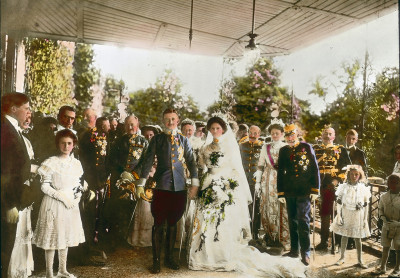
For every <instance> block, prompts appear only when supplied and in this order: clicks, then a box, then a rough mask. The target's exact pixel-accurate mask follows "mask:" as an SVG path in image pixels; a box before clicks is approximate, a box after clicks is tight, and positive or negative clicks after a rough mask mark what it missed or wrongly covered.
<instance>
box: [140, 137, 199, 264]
mask: <svg viewBox="0 0 400 278" xmlns="http://www.w3.org/2000/svg"><path fill="white" fill-rule="evenodd" d="M155 157H157V168H156V172H155V174H154V176H153V179H154V181H155V182H156V187H155V189H154V191H153V201H152V203H151V213H152V215H153V217H154V226H153V234H152V235H153V236H152V245H153V264H159V260H160V254H161V242H162V237H163V224H164V223H165V221H166V222H167V233H166V236H167V239H166V243H167V244H166V256H165V257H166V263H167V264H168V265H169V267H170V268H173V269H178V268H179V265H177V264H176V263H174V262H173V261H172V253H173V248H174V245H175V240H176V232H177V225H176V223H177V222H178V221H179V219H180V218H181V217H182V215H183V213H184V211H185V206H186V199H187V198H186V177H185V165H184V164H185V163H186V166H187V169H188V170H189V172H190V175H191V178H192V179H194V178H195V179H197V167H196V161H195V159H194V156H193V151H192V148H191V146H190V144H189V141H188V139H187V138H186V137H185V136H184V135H183V134H181V133H179V132H177V130H172V131H169V132H162V133H160V134H157V135H155V136H154V137H153V138H152V139H151V141H150V144H149V147H148V149H147V151H146V153H145V156H144V160H143V166H142V171H141V174H140V178H141V182H140V184H142V185H143V184H144V182H145V179H146V178H147V177H148V175H149V172H150V169H151V167H152V166H153V162H154V159H155Z"/></svg>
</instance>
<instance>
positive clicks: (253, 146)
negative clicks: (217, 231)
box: [239, 125, 263, 239]
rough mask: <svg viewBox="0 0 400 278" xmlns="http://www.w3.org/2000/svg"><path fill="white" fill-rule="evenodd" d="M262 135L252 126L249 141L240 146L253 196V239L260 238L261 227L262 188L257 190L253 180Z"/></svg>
mask: <svg viewBox="0 0 400 278" xmlns="http://www.w3.org/2000/svg"><path fill="white" fill-rule="evenodd" d="M260 135H261V129H260V128H259V127H258V126H255V125H252V126H251V127H250V129H249V138H248V140H247V141H243V142H241V143H240V144H239V148H240V154H241V156H242V164H243V169H244V172H245V173H246V178H247V182H248V183H249V186H250V192H251V196H252V197H253V203H252V204H250V205H249V211H250V217H251V219H252V225H251V233H252V235H253V239H257V238H258V230H259V229H260V226H261V217H260V196H259V195H260V188H255V184H256V181H255V179H254V178H253V176H254V173H255V172H256V171H257V165H258V160H259V158H260V153H261V148H262V146H263V141H261V140H259V138H260ZM253 208H254V209H253Z"/></svg>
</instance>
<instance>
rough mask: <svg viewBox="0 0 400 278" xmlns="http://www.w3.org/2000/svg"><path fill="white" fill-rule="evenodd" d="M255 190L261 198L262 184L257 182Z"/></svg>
mask: <svg viewBox="0 0 400 278" xmlns="http://www.w3.org/2000/svg"><path fill="white" fill-rule="evenodd" d="M254 190H255V191H256V196H257V197H260V195H261V183H259V182H256V185H255V187H254Z"/></svg>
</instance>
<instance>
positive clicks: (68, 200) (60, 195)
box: [54, 191, 75, 209]
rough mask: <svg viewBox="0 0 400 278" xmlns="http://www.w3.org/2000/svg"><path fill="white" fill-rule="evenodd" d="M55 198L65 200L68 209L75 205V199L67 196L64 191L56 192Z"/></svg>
mask: <svg viewBox="0 0 400 278" xmlns="http://www.w3.org/2000/svg"><path fill="white" fill-rule="evenodd" d="M54 198H56V199H57V200H59V201H61V202H63V203H64V206H65V207H66V208H67V209H72V208H73V207H74V206H75V202H74V200H72V199H71V198H69V197H68V196H66V195H65V194H64V193H63V192H60V191H58V192H57V193H56V194H54Z"/></svg>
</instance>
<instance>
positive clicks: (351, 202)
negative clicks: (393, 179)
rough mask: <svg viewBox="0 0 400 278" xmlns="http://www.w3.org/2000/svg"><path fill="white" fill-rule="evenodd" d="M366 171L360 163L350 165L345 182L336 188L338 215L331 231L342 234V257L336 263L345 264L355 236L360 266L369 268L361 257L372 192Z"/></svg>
mask: <svg viewBox="0 0 400 278" xmlns="http://www.w3.org/2000/svg"><path fill="white" fill-rule="evenodd" d="M365 182H366V179H365V175H364V171H363V170H362V168H361V166H359V165H348V166H347V171H346V177H345V180H344V183H342V184H340V185H339V187H338V188H337V190H336V193H335V194H336V198H337V199H336V202H337V204H338V205H337V215H336V217H335V220H334V221H333V223H332V225H331V231H333V232H334V233H335V234H338V235H341V236H342V239H341V243H340V259H339V261H337V262H336V265H342V264H344V262H345V260H344V253H345V252H346V248H347V241H348V238H349V237H351V238H354V241H355V243H356V248H357V258H358V264H357V266H358V267H361V268H364V269H366V268H368V267H367V266H366V265H365V264H364V263H363V261H362V257H361V252H362V250H361V239H362V238H365V237H369V236H370V235H371V234H370V231H369V227H368V218H367V217H368V203H369V198H370V197H371V192H370V189H369V188H368V187H366V185H365Z"/></svg>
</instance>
